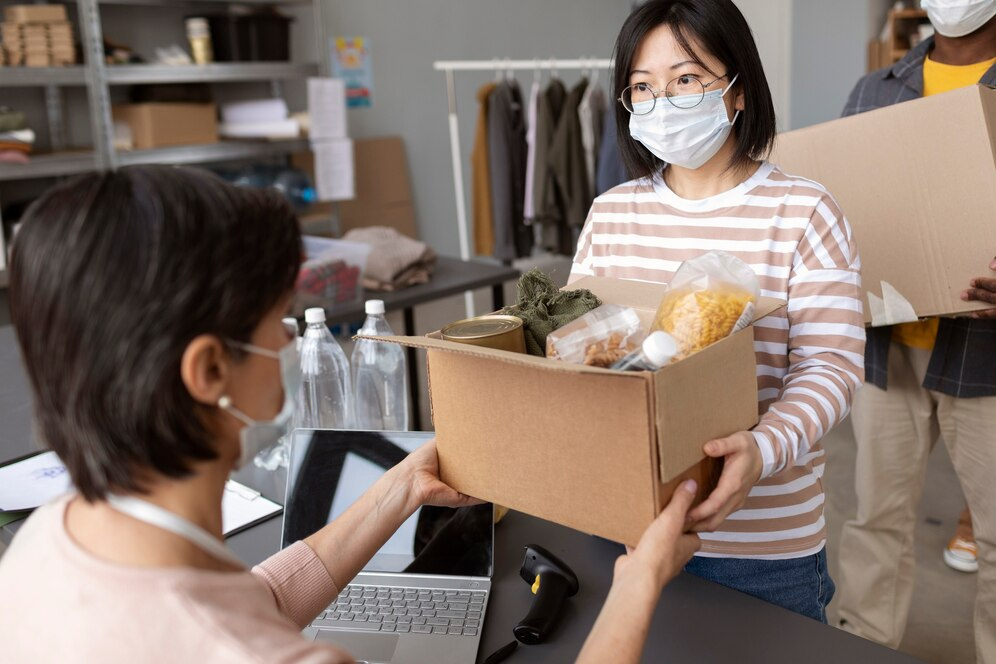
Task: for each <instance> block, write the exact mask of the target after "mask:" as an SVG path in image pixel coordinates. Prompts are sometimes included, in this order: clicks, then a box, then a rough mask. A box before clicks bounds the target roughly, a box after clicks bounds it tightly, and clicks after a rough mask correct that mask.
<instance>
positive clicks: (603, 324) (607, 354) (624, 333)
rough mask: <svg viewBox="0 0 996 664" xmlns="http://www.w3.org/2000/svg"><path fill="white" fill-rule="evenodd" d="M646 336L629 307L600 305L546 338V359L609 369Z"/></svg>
mask: <svg viewBox="0 0 996 664" xmlns="http://www.w3.org/2000/svg"><path fill="white" fill-rule="evenodd" d="M645 336H646V333H645V332H644V331H643V330H642V329H641V327H640V317H639V316H637V314H636V312H635V311H634V310H632V309H630V308H628V307H623V306H620V305H618V304H603V305H602V306H600V307H598V308H597V309H593V310H591V311H589V312H588V313H586V314H585V315H584V316H581V318H578V319H577V320H575V321H573V322H571V323H568V324H567V325H565V326H564V327H562V328H560V329H558V330H555V331H553V332H551V333H550V335H549V336H547V338H546V356H547V357H549V358H553V359H557V360H564V361H566V362H574V363H575V364H588V365H591V366H596V367H608V366H610V365H611V364H613V363H614V362H615V361H616V360H619V359H621V358H622V357H625V356H626V355H627V354H628V353H629V352H630V351H633V350H635V349H637V348H639V347H640V342H642V341H643V338H644V337H645Z"/></svg>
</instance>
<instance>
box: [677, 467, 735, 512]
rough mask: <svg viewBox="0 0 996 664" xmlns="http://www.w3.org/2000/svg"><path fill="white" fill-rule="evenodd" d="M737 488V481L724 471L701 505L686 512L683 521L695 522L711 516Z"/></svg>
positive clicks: (728, 499)
mask: <svg viewBox="0 0 996 664" xmlns="http://www.w3.org/2000/svg"><path fill="white" fill-rule="evenodd" d="M738 488H739V487H738V486H737V483H736V482H734V481H733V480H732V479H731V478H730V477H729V476H728V474H727V473H726V472H725V471H724V473H723V474H722V475H720V477H719V484H718V485H717V486H716V489H715V490H714V491H713V492H712V493H711V494H709V497H708V498H706V499H705V500H704V501H703V502H702V504H701V505H699V506H698V507H696V508H695V509H693V510H692V511H691V512H689V513H688V518H687V519H686V521H685V522H686V523H695V522H696V521H704V520H705V519H709V518H711V517H712V516H713V515H715V514H716V513H717V512H719V510H720V509H722V507H723V506H724V505H725V504H726V503H728V502H729V501H730V500H731V499H732V498H733V496H734V495H735V494H736V493H737V490H738Z"/></svg>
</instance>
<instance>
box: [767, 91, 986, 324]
mask: <svg viewBox="0 0 996 664" xmlns="http://www.w3.org/2000/svg"><path fill="white" fill-rule="evenodd" d="M771 161H772V162H774V163H776V164H778V165H779V166H781V168H782V169H783V170H784V171H785V172H786V173H791V174H793V175H801V176H804V177H807V178H810V179H812V180H815V181H816V182H819V183H820V184H822V185H823V186H825V187H826V188H827V189H828V190H829V191H830V193H831V194H832V195H833V196H834V198H835V199H836V200H837V202H838V203H839V204H840V206H841V208H842V209H843V211H844V214H845V215H846V216H847V218H848V220H849V221H850V223H851V226H852V228H853V230H854V237H855V241H856V242H857V245H858V251H859V252H860V254H861V266H862V269H861V272H862V281H863V285H864V288H865V291H866V294H867V299H866V303H865V320H866V321H867V322H870V323H871V324H872V325H888V324H893V323H899V322H905V321H908V320H915V319H916V318H917V317H925V316H944V315H956V314H963V313H966V312H969V311H975V310H978V309H985V308H989V307H991V306H992V305H986V304H982V303H978V302H975V303H969V302H963V301H962V300H961V297H960V296H961V292H962V291H963V290H965V289H966V288H968V287H969V286H968V285H969V281H970V280H971V279H972V278H973V277H979V276H993V274H992V273H991V272H990V271H989V270H988V265H989V262H990V261H991V260H992V259H993V253H994V251H996V223H994V222H996V89H992V88H989V87H986V86H972V87H968V88H963V89H960V90H955V91H953V92H948V93H945V94H941V95H936V96H932V97H925V98H923V99H917V100H914V101H909V102H904V103H902V104H896V105H894V106H888V107H886V108H882V109H878V110H875V111H870V112H868V113H861V114H859V115H855V116H851V117H847V118H842V119H839V120H834V121H832V122H827V123H825V124H820V125H816V126H813V127H806V128H804V129H798V130H795V131H791V132H787V133H784V134H780V135H779V136H778V139H777V140H776V143H775V150H774V152H773V153H772V155H771Z"/></svg>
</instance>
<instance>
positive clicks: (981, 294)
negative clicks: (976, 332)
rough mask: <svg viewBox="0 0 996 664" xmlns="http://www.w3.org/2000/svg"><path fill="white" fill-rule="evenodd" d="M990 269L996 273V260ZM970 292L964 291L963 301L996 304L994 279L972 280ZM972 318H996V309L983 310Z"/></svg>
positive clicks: (995, 282) (979, 278)
mask: <svg viewBox="0 0 996 664" xmlns="http://www.w3.org/2000/svg"><path fill="white" fill-rule="evenodd" d="M989 269H990V270H992V271H993V272H996V258H994V259H993V261H992V263H990V264H989ZM969 286H970V288H969V289H968V290H965V291H962V294H961V299H963V300H965V301H966V302H971V301H972V300H977V301H979V302H988V303H989V304H996V279H994V278H992V277H978V278H977V279H972V281H971V283H970V284H969ZM971 316H972V318H996V309H983V310H982V311H975V312H973V313H972V314H971Z"/></svg>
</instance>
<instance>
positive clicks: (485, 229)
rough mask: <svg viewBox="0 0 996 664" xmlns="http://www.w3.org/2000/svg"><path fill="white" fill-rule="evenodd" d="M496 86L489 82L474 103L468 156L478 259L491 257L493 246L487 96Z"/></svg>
mask: <svg viewBox="0 0 996 664" xmlns="http://www.w3.org/2000/svg"><path fill="white" fill-rule="evenodd" d="M495 87H496V85H495V84H494V83H488V84H487V85H484V86H481V88H480V89H479V90H478V91H477V101H478V103H479V104H480V106H479V109H478V112H477V130H476V131H475V133H474V148H473V150H472V151H471V153H470V168H471V195H472V198H471V205H472V206H473V207H472V209H471V214H472V217H473V219H474V253H476V254H477V255H479V256H490V255H492V254H493V253H494V247H495V224H494V219H493V217H492V216H491V169H490V164H489V157H488V97H489V96H490V95H491V92H492V91H493V90H494V89H495Z"/></svg>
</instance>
